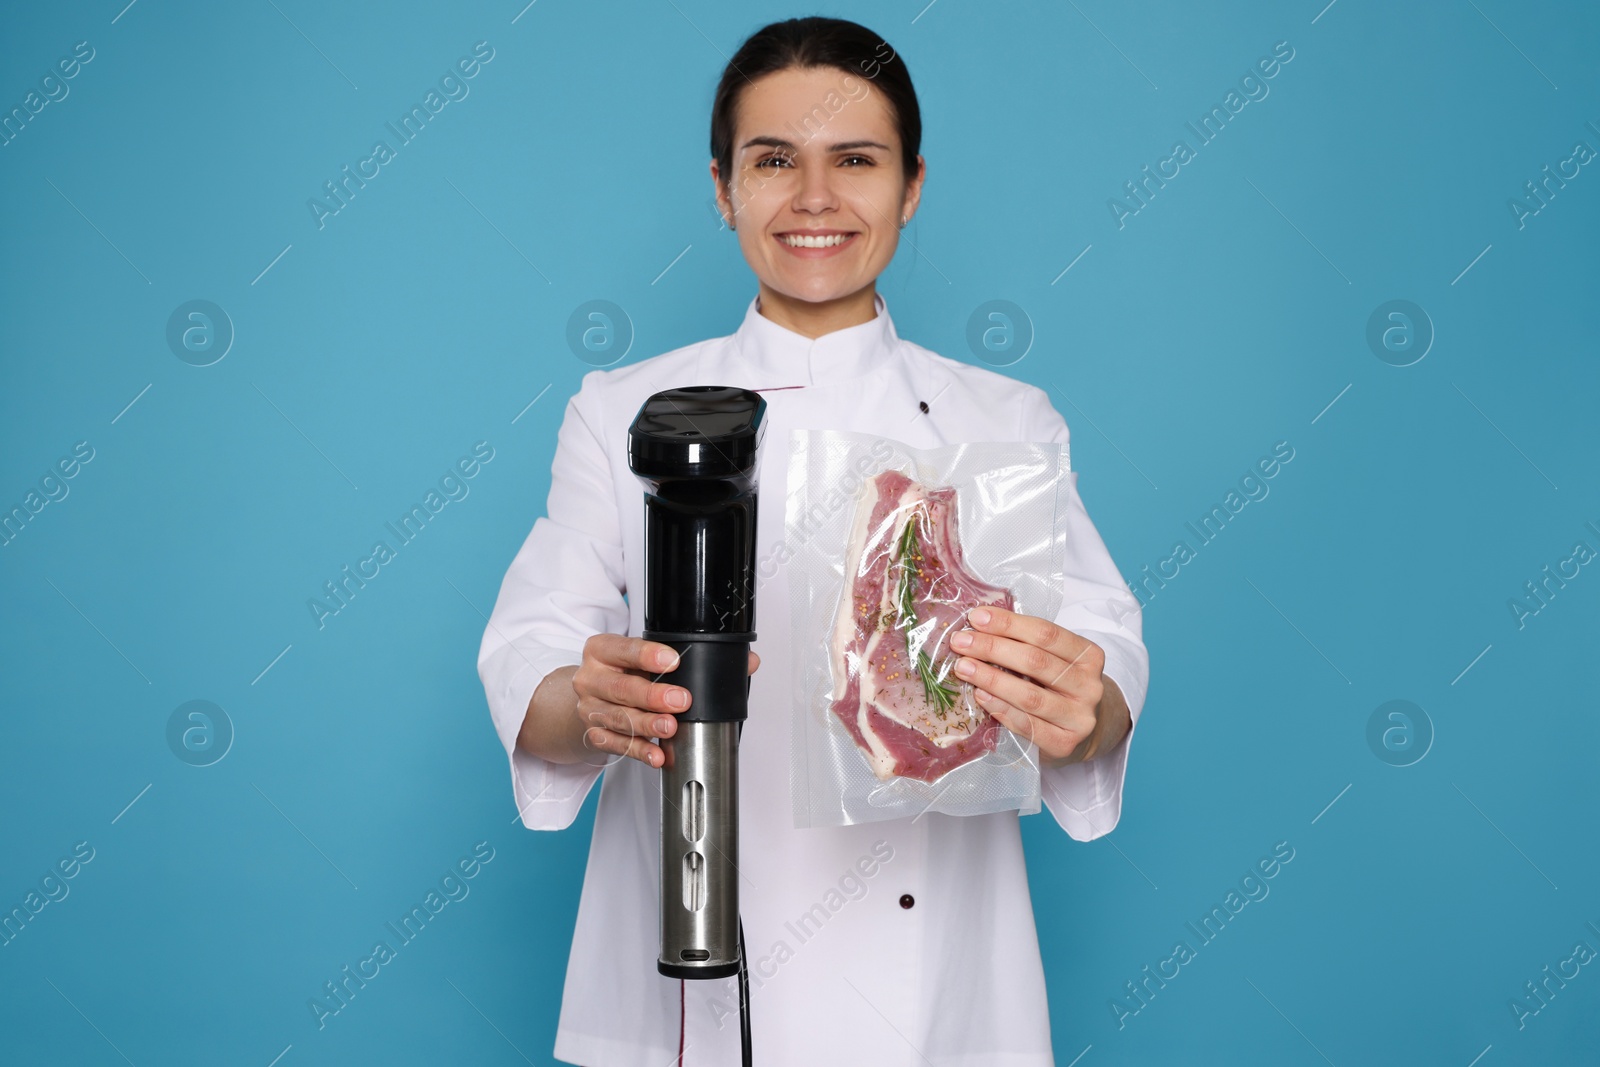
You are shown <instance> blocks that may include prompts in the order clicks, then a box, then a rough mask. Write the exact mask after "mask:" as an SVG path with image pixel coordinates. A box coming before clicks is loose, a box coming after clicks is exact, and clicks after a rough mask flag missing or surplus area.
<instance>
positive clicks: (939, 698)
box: [895, 511, 956, 719]
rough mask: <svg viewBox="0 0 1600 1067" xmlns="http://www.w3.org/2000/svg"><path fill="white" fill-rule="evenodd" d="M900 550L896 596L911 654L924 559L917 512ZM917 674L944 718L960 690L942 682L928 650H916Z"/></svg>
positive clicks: (934, 705) (904, 533)
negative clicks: (916, 590) (917, 589)
mask: <svg viewBox="0 0 1600 1067" xmlns="http://www.w3.org/2000/svg"><path fill="white" fill-rule="evenodd" d="M896 553H897V555H898V556H899V559H900V585H899V588H897V589H896V590H895V594H896V596H895V599H896V600H897V602H898V603H899V607H900V620H901V625H902V626H903V627H904V628H905V631H906V655H907V656H908V657H909V656H910V655H911V632H912V631H913V630H914V629H916V621H917V612H916V604H915V601H914V599H913V596H912V594H913V592H914V588H915V582H914V580H913V579H914V578H915V577H919V576H920V575H921V573H922V569H921V567H919V566H917V562H918V561H920V560H921V559H922V553H921V546H920V545H919V543H918V541H917V513H916V512H915V511H913V512H912V513H911V517H910V519H908V520H907V522H906V528H905V530H903V531H902V532H901V534H900V542H899V544H898V545H897V546H896ZM916 669H917V677H918V678H920V679H921V680H922V691H923V693H924V695H925V696H926V697H927V700H928V703H929V704H930V705H932V706H933V709H934V711H935V713H936V714H937V715H938V716H939V718H941V719H942V718H944V715H945V712H946V711H948V710H950V708H952V707H953V706H954V705H955V702H956V691H955V690H953V689H951V688H949V687H948V686H946V685H944V683H942V682H941V681H940V680H939V678H938V676H937V675H935V674H934V672H933V663H932V662H931V661H930V660H929V659H928V653H927V651H926V650H925V649H921V648H919V649H917V653H916Z"/></svg>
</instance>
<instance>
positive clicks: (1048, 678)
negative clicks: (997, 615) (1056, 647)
mask: <svg viewBox="0 0 1600 1067" xmlns="http://www.w3.org/2000/svg"><path fill="white" fill-rule="evenodd" d="M957 638H964V639H965V645H964V647H958V646H962V645H963V642H962V641H958V640H957ZM1097 647H1098V646H1096V645H1092V644H1091V645H1089V646H1088V647H1087V648H1085V649H1084V650H1083V651H1082V652H1080V653H1079V654H1078V658H1077V659H1075V660H1063V659H1062V658H1061V657H1060V656H1057V655H1055V654H1054V653H1051V652H1047V651H1045V650H1044V649H1042V648H1040V647H1039V646H1037V645H1030V644H1027V643H1025V642H1022V641H1014V640H1012V639H1011V638H1009V637H999V636H997V635H995V634H986V633H982V632H979V631H976V630H963V631H961V632H960V633H957V634H954V635H952V637H951V640H950V648H951V650H952V651H954V652H957V653H960V654H961V655H964V656H969V657H972V658H974V659H981V660H983V661H985V662H987V663H992V664H995V665H996V666H1000V667H1006V668H1008V669H1010V670H1012V671H1014V672H1016V673H1018V674H1021V675H1023V676H1024V677H1026V678H1031V679H1032V680H1033V681H1035V682H1037V683H1038V684H1040V685H1042V686H1044V687H1045V688H1046V689H1054V690H1056V691H1057V692H1061V693H1069V694H1072V695H1075V696H1076V695H1080V694H1082V693H1084V692H1085V691H1086V688H1087V687H1088V686H1089V685H1090V684H1092V683H1093V681H1094V680H1095V678H1097V677H1098V676H1099V669H1098V668H1097V667H1096V666H1095V665H1094V664H1093V663H1092V662H1090V660H1091V658H1092V657H1091V656H1090V649H1094V648H1097ZM957 666H958V667H959V666H960V661H959V660H958V661H957ZM1074 667H1076V668H1078V669H1077V670H1076V671H1074V670H1073V668H1074Z"/></svg>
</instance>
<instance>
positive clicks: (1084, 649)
mask: <svg viewBox="0 0 1600 1067" xmlns="http://www.w3.org/2000/svg"><path fill="white" fill-rule="evenodd" d="M967 621H968V622H969V623H970V624H971V625H972V627H973V629H970V630H961V631H959V632H957V633H955V634H953V635H952V636H951V638H950V647H951V648H952V649H953V650H955V651H956V652H957V653H960V654H961V658H960V659H959V660H957V662H956V676H957V677H959V678H960V679H961V680H962V681H966V682H971V683H972V684H973V687H974V688H975V690H976V695H977V698H978V702H979V704H980V705H981V706H982V707H983V709H984V710H985V711H987V712H988V713H989V714H990V715H993V716H994V717H995V719H996V720H997V721H998V722H999V723H1000V725H1002V726H1004V727H1006V728H1007V729H1008V730H1010V731H1011V732H1012V733H1014V734H1016V735H1017V736H1018V737H1021V738H1022V739H1023V740H1024V741H1032V742H1033V743H1034V744H1036V745H1038V747H1039V757H1040V759H1041V760H1042V762H1043V763H1044V765H1045V766H1059V765H1061V764H1066V763H1078V762H1080V761H1083V760H1091V759H1094V758H1095V757H1096V756H1099V755H1103V754H1105V753H1106V752H1109V751H1111V750H1112V749H1113V748H1115V747H1116V746H1117V743H1118V742H1119V741H1121V740H1122V738H1123V737H1124V736H1126V735H1127V733H1128V731H1129V730H1130V729H1131V728H1132V718H1131V716H1130V714H1129V711H1128V704H1127V701H1126V700H1125V699H1124V698H1123V695H1122V691H1121V690H1120V689H1119V688H1118V687H1117V683H1116V682H1114V681H1112V680H1111V679H1110V678H1107V677H1106V676H1105V674H1104V673H1103V671H1104V668H1105V663H1106V654H1105V650H1104V649H1102V648H1101V647H1100V646H1099V645H1097V644H1095V643H1094V642H1093V641H1090V640H1088V639H1087V638H1083V637H1080V636H1078V635H1077V634H1075V633H1073V632H1072V631H1071V630H1068V629H1065V628H1063V627H1061V626H1057V625H1056V624H1055V623H1053V622H1051V621H1050V620H1049V619H1041V618H1039V617H1038V616H1036V615H1022V614H1019V613H1017V612H1015V611H1007V610H1006V609H1005V608H998V607H982V608H974V609H973V610H972V611H970V612H968V614H967ZM1002 668H1009V669H1002ZM1013 672H1014V673H1013Z"/></svg>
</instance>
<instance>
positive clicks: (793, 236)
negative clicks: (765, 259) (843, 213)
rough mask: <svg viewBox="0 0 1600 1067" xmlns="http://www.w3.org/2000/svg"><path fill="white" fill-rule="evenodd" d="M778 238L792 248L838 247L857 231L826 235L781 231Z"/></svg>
mask: <svg viewBox="0 0 1600 1067" xmlns="http://www.w3.org/2000/svg"><path fill="white" fill-rule="evenodd" d="M777 236H778V240H780V241H782V242H783V243H784V244H786V245H788V246H789V247H790V248H837V247H838V246H839V245H842V244H844V243H845V242H846V241H848V240H850V239H851V238H852V237H855V236H856V234H855V233H853V232H852V233H832V234H827V235H825V236H815V237H813V236H810V235H807V234H800V233H780V234H778V235H777Z"/></svg>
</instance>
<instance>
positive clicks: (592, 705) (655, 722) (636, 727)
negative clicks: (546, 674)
mask: <svg viewBox="0 0 1600 1067" xmlns="http://www.w3.org/2000/svg"><path fill="white" fill-rule="evenodd" d="M578 714H579V716H580V717H581V718H582V720H583V723H584V725H585V726H601V727H604V728H606V729H608V730H610V731H611V732H612V733H616V734H622V735H623V736H626V737H644V738H647V739H648V738H651V737H671V736H672V735H673V734H675V733H677V732H678V720H677V719H676V718H675V717H673V716H672V715H663V714H661V713H660V712H659V711H652V710H649V709H644V708H636V707H625V706H623V705H620V704H613V703H610V702H609V701H605V700H600V699H598V698H594V697H590V698H587V699H584V700H582V701H580V703H579V712H578Z"/></svg>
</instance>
